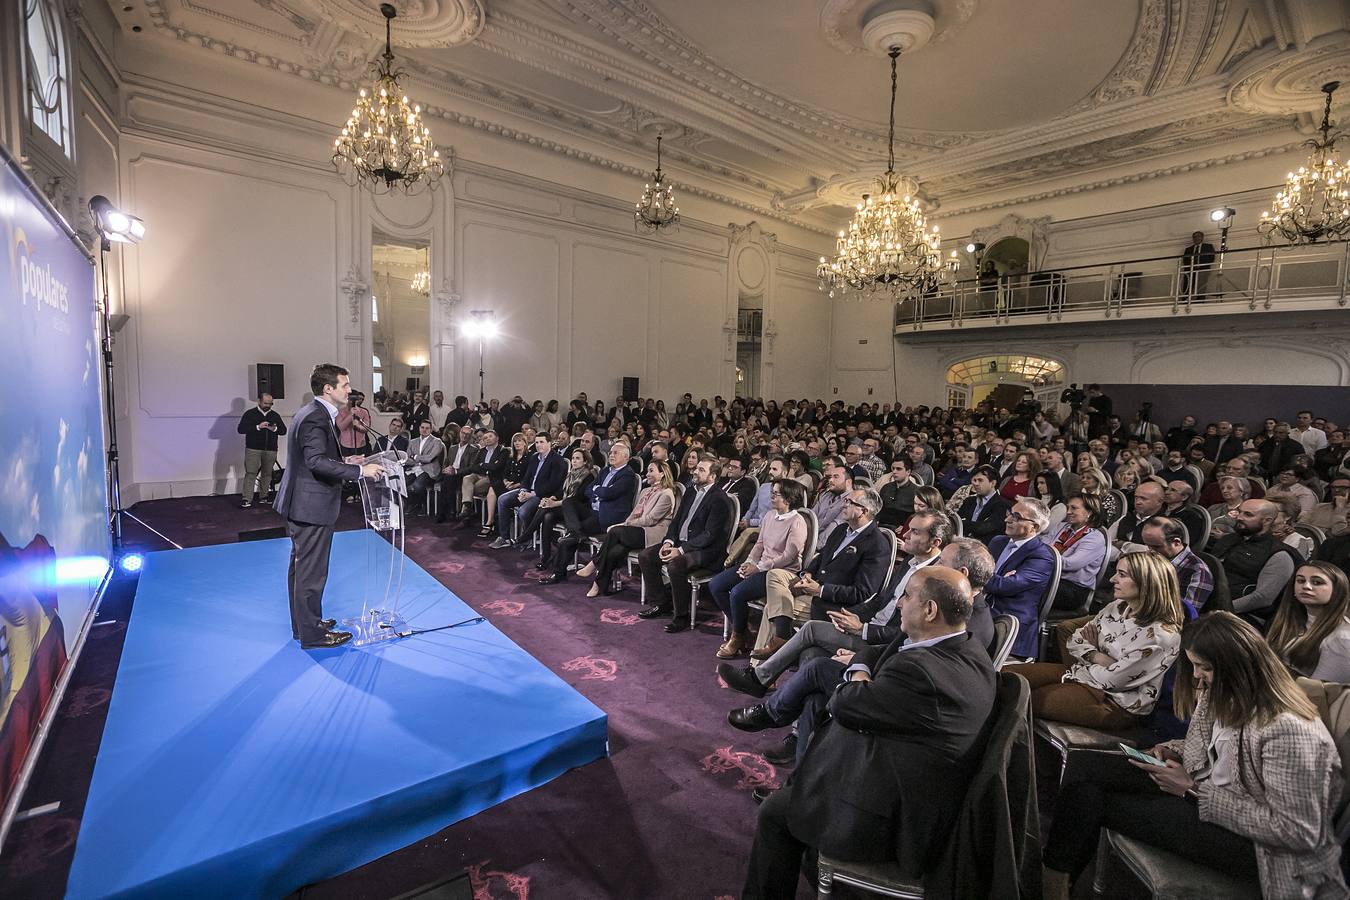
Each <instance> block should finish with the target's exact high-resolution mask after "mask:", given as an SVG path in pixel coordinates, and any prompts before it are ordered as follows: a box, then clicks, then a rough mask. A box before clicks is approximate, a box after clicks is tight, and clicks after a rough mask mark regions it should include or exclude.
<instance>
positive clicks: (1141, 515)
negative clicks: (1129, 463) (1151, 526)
mask: <svg viewBox="0 0 1350 900" xmlns="http://www.w3.org/2000/svg"><path fill="white" fill-rule="evenodd" d="M1165 490H1166V489H1165V488H1164V487H1163V486H1162V485H1161V484H1159V483H1158V482H1157V481H1155V480H1153V479H1149V480H1148V481H1144V482H1141V483H1140V485H1139V486H1138V487H1136V488H1135V489H1134V504H1133V505H1132V506H1131V507H1130V508H1129V509H1128V510H1126V511H1125V515H1123V516H1121V517H1120V524H1118V525H1117V526H1116V540H1115V546H1114V550H1115V552H1114V553H1113V554H1112V557H1113V558H1114V557H1115V556H1118V555H1119V554H1121V553H1137V552H1138V551H1140V550H1143V549H1146V548H1145V547H1144V535H1143V530H1144V523H1145V522H1147V521H1148V520H1149V519H1151V518H1153V517H1154V516H1159V515H1162V511H1163V494H1164V492H1165Z"/></svg>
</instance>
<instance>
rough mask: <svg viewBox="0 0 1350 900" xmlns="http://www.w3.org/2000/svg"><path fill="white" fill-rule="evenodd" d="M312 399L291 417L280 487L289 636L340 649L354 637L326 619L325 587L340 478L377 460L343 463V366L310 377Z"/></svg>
mask: <svg viewBox="0 0 1350 900" xmlns="http://www.w3.org/2000/svg"><path fill="white" fill-rule="evenodd" d="M309 389H310V390H311V391H313V392H314V399H313V400H312V401H310V402H309V403H306V404H305V405H304V406H303V407H301V409H300V411H299V412H297V413H296V414H295V418H294V419H292V420H291V430H290V434H289V436H288V437H287V439H286V451H287V454H288V455H287V459H286V474H285V475H284V476H283V477H282V479H281V486H280V487H279V488H278V489H277V499H276V503H275V507H276V511H277V512H279V513H281V514H282V515H283V516H285V517H286V533H287V534H289V535H290V538H291V566H290V572H289V575H288V577H287V587H288V589H289V592H290V599H291V635H292V637H294V638H295V639H296V640H298V641H300V646H301V647H303V648H304V649H306V650H318V649H322V648H325V647H338V646H341V645H342V644H345V643H346V642H347V641H349V640H351V639H352V636H351V633H350V632H347V631H333V630H332V628H333V626H334V625H336V624H337V623H336V622H335V621H334V620H332V619H325V618H324V617H323V588H324V585H325V584H326V583H327V582H328V553H329V550H330V549H331V548H332V546H333V526H334V525H335V524H336V523H337V517H338V509H339V508H340V506H341V505H342V482H344V481H354V480H356V479H357V478H362V477H365V478H374V477H375V476H377V475H379V474H380V472H381V471H382V467H381V466H380V464H379V463H365V464H364V465H361V464H360V463H362V461H363V460H364V457H357V458H355V459H354V462H343V461H342V453H341V450H340V448H339V447H338V433H337V426H336V424H335V422H336V420H337V414H338V410H339V409H341V408H342V407H343V406H345V405H346V403H347V395H348V394H350V393H351V381H350V379H348V377H347V370H346V369H344V368H342V367H341V366H335V365H332V364H331V363H324V364H322V365H318V366H315V367H314V372H313V373H312V374H311V375H310V376H309Z"/></svg>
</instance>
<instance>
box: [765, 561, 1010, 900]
mask: <svg viewBox="0 0 1350 900" xmlns="http://www.w3.org/2000/svg"><path fill="white" fill-rule="evenodd" d="M971 603H972V591H971V588H970V584H969V582H968V581H966V579H965V578H964V577H963V576H962V575H961V573H959V572H956V571H954V570H951V569H947V568H943V567H940V566H929V567H926V568H924V569H922V570H920V571H918V572H916V573H915V574H914V576H913V578H911V580H910V582H909V586H908V588H907V589H906V591H905V593H904V597H903V601H902V603H901V606H900V616H901V627H902V629H903V631H904V633H905V635H907V637H904V638H897V639H896V640H894V641H892V642H891V644H890V645H889V646H887V647H886V648H885V650H883V651H882V652H881V654H880V655H879V656H873V655H869V654H865V653H861V652H860V653H859V654H858V655H856V656H855V657H854V658H853V663H852V665H850V666H849V668H848V669H847V671H846V672H845V675H844V677H845V679H846V681H845V683H844V684H843V685H841V686H840V687H839V689H838V690H836V691H835V693H834V696H833V697H832V698H831V699H830V703H829V711H830V715H831V717H832V719H831V721H829V722H827V723H826V724H825V725H824V726H823V727H822V728H821V729H820V731H818V732H817V733H816V735H815V737H814V738H813V740H812V742H811V745H810V747H808V748H807V751H806V755H805V757H804V758H803V759H802V763H801V767H800V768H799V770H798V771H797V773H796V774H795V775H794V776H793V778H792V780H791V782H789V784H788V785H787V786H786V787H784V788H783V789H782V790H780V791H778V792H776V793H774V794H773V795H771V796H770V797H769V798H768V799H767V800H765V801H764V805H763V806H761V807H760V811H759V820H758V823H757V826H756V828H755V841H754V845H753V846H752V847H751V850H750V866H749V872H748V873H747V875H746V882H745V890H744V892H743V894H742V896H743V897H747V898H765V900H777V898H783V900H791V898H793V897H795V896H796V895H797V884H798V880H799V878H800V876H801V868H802V865H801V864H802V858H803V856H804V855H805V854H806V852H807V851H808V850H810V849H814V850H816V851H818V852H821V853H826V854H828V855H830V856H832V857H835V858H837V859H843V860H856V861H876V862H881V861H888V862H895V861H897V860H898V861H899V863H900V866H901V868H902V869H903V870H904V871H905V872H906V873H907V874H910V875H913V876H919V875H921V874H922V873H923V872H924V871H925V869H927V868H929V867H930V866H931V865H932V864H933V863H934V862H935V861H936V858H937V855H938V853H939V851H940V850H941V848H942V846H943V845H944V843H945V841H946V839H947V836H948V833H949V832H950V830H951V826H952V824H953V823H954V822H955V821H956V818H957V815H958V813H959V811H960V807H961V802H962V800H963V799H964V797H965V786H966V782H967V781H968V780H969V778H970V775H971V774H972V773H973V772H974V771H975V770H976V768H977V767H978V765H979V759H980V752H981V750H982V738H983V735H984V732H985V726H986V723H987V721H988V719H989V715H990V713H991V712H992V710H993V705H994V666H993V663H992V662H991V661H990V659H989V654H988V653H987V651H986V650H985V648H984V647H981V646H980V645H979V643H978V642H977V641H975V640H974V639H973V638H972V637H971V636H970V635H969V634H968V633H967V632H966V622H967V620H968V619H969V618H970V612H971Z"/></svg>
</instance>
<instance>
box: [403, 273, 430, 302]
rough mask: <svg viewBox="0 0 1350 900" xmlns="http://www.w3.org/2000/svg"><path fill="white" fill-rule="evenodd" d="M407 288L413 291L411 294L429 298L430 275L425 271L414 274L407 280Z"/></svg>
mask: <svg viewBox="0 0 1350 900" xmlns="http://www.w3.org/2000/svg"><path fill="white" fill-rule="evenodd" d="M408 286H409V287H410V288H412V289H413V293H415V294H421V295H422V296H423V297H430V296H431V273H430V272H428V271H427V270H426V269H423V270H422V271H420V272H414V273H413V277H412V278H410V279H408Z"/></svg>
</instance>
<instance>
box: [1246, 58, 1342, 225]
mask: <svg viewBox="0 0 1350 900" xmlns="http://www.w3.org/2000/svg"><path fill="white" fill-rule="evenodd" d="M1340 86H1341V83H1340V82H1339V81H1331V82H1328V83H1327V84H1324V85H1322V93H1324V94H1326V95H1327V101H1326V106H1325V108H1324V109H1323V110H1322V125H1321V127H1320V128H1319V129H1318V130H1319V131H1321V132H1322V136H1321V137H1320V138H1314V139H1313V140H1311V141H1309V142H1308V146H1309V147H1311V148H1312V156H1311V157H1309V159H1308V164H1307V165H1306V166H1299V167H1298V171H1297V172H1290V173H1289V175H1288V176H1287V177H1286V179H1285V183H1284V190H1282V191H1280V192H1279V193H1278V194H1276V195H1275V201H1274V202H1273V203H1272V204H1271V205H1270V210H1269V211H1268V212H1263V213H1261V221H1260V222H1259V223H1258V224H1257V226H1256V230H1257V231H1259V232H1260V233H1261V234H1262V235H1263V236H1265V237H1266V238H1267V239H1274V238H1276V237H1282V238H1284V239H1285V240H1286V241H1288V242H1289V243H1291V244H1306V243H1313V242H1315V241H1318V240H1321V239H1322V238H1326V239H1327V240H1332V241H1334V240H1337V239H1340V238H1345V237H1346V236H1347V235H1350V184H1348V182H1350V165H1344V166H1343V165H1341V164H1340V163H1339V162H1338V161H1337V159H1336V138H1338V137H1340V135H1339V134H1332V133H1331V95H1332V94H1334V93H1335V92H1336V88H1338V87H1340Z"/></svg>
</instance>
